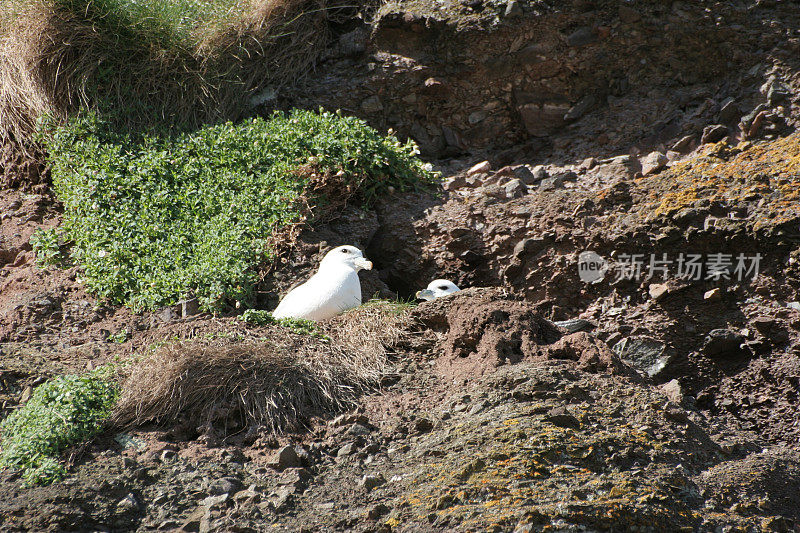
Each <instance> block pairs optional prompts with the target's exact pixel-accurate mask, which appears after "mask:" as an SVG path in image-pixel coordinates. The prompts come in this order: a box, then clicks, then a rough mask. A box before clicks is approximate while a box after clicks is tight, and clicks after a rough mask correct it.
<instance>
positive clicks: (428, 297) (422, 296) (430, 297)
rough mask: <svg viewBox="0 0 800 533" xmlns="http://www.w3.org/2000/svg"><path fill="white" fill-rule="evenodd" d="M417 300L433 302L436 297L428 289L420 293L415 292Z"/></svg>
mask: <svg viewBox="0 0 800 533" xmlns="http://www.w3.org/2000/svg"><path fill="white" fill-rule="evenodd" d="M417 298H419V299H420V300H428V301H430V300H434V299H436V296H435V295H434V294H433V291H432V290H430V289H422V290H421V291H417Z"/></svg>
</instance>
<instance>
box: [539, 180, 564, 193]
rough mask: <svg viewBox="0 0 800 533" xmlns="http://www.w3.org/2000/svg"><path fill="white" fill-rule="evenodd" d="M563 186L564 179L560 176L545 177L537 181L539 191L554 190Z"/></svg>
mask: <svg viewBox="0 0 800 533" xmlns="http://www.w3.org/2000/svg"><path fill="white" fill-rule="evenodd" d="M563 188H564V180H563V179H561V178H557V177H556V178H545V179H543V180H542V181H541V182H539V190H540V191H554V190H556V189H563Z"/></svg>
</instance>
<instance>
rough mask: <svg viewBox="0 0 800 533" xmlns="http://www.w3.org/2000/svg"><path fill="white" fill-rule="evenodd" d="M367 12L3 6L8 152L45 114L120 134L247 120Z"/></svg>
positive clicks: (198, 5)
mask: <svg viewBox="0 0 800 533" xmlns="http://www.w3.org/2000/svg"><path fill="white" fill-rule="evenodd" d="M357 11H358V7H356V6H353V5H352V3H351V2H340V1H339V0H274V1H263V2H261V1H260V2H236V1H234V0H209V1H201V0H92V1H91V2H85V1H78V0H4V1H3V2H0V36H2V38H0V141H3V142H4V143H6V142H9V141H14V140H15V141H18V142H21V143H24V141H27V139H28V136H29V135H30V134H31V133H32V132H33V130H34V125H35V121H36V119H37V118H38V117H40V116H42V115H43V114H50V115H54V116H57V117H59V118H60V119H65V118H66V117H67V116H69V115H71V114H74V113H76V112H77V111H78V110H79V109H81V108H90V109H102V110H103V112H104V113H106V114H107V115H108V116H113V117H114V118H115V121H116V122H115V123H116V125H117V126H118V127H120V128H125V129H128V128H145V129H147V128H150V127H153V126H157V127H162V126H165V125H166V126H169V127H172V126H176V127H179V128H184V127H185V128H190V129H192V128H196V127H199V126H200V125H202V124H206V123H209V122H214V121H218V120H232V119H236V118H239V117H240V116H241V115H242V113H243V112H246V111H247V109H248V108H249V107H250V106H251V105H252V103H251V100H252V98H253V97H254V96H257V94H258V91H263V90H264V89H265V88H267V87H268V88H270V89H272V90H273V91H274V90H278V89H280V88H281V87H283V86H286V85H290V84H292V83H295V82H296V81H297V80H298V79H302V77H303V76H304V75H305V74H306V73H307V72H308V71H309V70H310V69H311V67H312V66H313V65H314V63H315V62H316V61H317V59H318V58H319V56H320V54H322V53H323V52H324V51H325V49H326V46H327V44H328V43H329V42H330V36H331V30H330V24H331V23H334V22H343V21H344V20H347V19H348V18H350V17H352V16H354V15H355V14H356V12H357Z"/></svg>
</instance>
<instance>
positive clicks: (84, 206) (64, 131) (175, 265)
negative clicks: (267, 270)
mask: <svg viewBox="0 0 800 533" xmlns="http://www.w3.org/2000/svg"><path fill="white" fill-rule="evenodd" d="M40 140H41V141H42V142H43V143H44V145H45V147H46V149H47V152H48V154H49V155H48V158H49V161H50V163H51V168H52V176H53V187H54V189H55V191H56V193H57V195H58V197H59V199H60V200H61V201H63V202H64V210H65V212H64V222H63V224H62V227H63V231H64V235H65V236H66V237H67V238H68V239H71V241H72V242H73V246H72V255H73V257H74V259H75V260H76V261H77V262H78V263H79V264H80V265H81V266H82V267H83V269H84V275H83V279H84V280H85V281H86V284H87V286H88V287H89V288H90V289H91V290H93V291H94V292H96V293H97V294H98V296H100V297H102V298H107V299H109V300H111V301H113V302H116V303H123V304H126V305H129V306H131V307H133V308H134V309H153V308H157V307H159V306H163V305H172V304H174V303H175V302H177V301H178V300H179V299H180V298H182V297H183V296H184V295H186V294H189V293H193V294H195V295H196V296H197V297H198V299H199V301H200V304H201V307H202V308H203V309H205V310H216V309H219V308H221V307H224V306H225V305H226V304H229V303H231V302H232V301H233V300H238V301H244V302H248V301H249V300H250V297H251V296H252V289H253V285H254V283H255V282H256V281H257V279H258V267H259V265H262V264H264V263H265V262H268V261H269V260H270V259H271V257H272V256H271V254H272V252H273V250H272V248H271V245H270V242H271V241H270V239H271V237H272V235H274V233H275V231H277V230H280V229H281V228H283V227H285V226H287V225H289V224H293V223H298V222H301V221H302V220H303V216H304V215H303V214H304V213H305V211H304V206H305V205H307V204H310V205H311V206H312V212H317V211H320V210H323V211H324V209H325V208H326V207H328V206H333V207H334V208H336V206H337V205H339V204H337V202H342V201H344V200H342V199H341V196H342V194H344V193H343V191H345V190H349V191H351V192H352V193H354V194H355V195H356V196H357V197H358V198H360V200H361V201H362V203H364V204H365V205H368V204H369V203H370V202H372V201H373V200H375V199H376V198H377V197H378V196H380V195H381V194H384V193H385V192H386V191H388V190H391V189H395V190H408V189H411V188H415V187H418V186H420V185H424V184H429V183H431V182H432V181H433V180H434V179H435V177H434V175H433V173H431V172H430V170H429V168H428V167H427V166H426V165H424V164H423V163H422V161H420V160H419V159H418V158H417V157H416V153H417V149H416V146H415V145H414V144H413V143H411V142H409V143H401V142H400V141H398V140H397V139H396V138H395V137H393V136H384V135H380V134H379V133H378V132H376V131H375V130H373V129H372V128H370V127H369V126H368V125H367V124H366V123H364V122H363V121H361V120H359V119H357V118H355V117H344V116H340V115H338V114H335V113H327V112H321V113H313V112H309V111H299V110H298V111H294V112H293V113H291V114H283V113H276V114H275V115H273V116H272V117H271V118H270V119H269V120H264V119H261V118H257V119H252V120H247V121H244V122H241V123H239V124H232V123H226V124H219V125H215V126H209V127H205V128H203V129H200V130H198V131H195V132H192V133H182V134H164V135H159V136H134V135H124V134H120V133H117V132H116V131H115V130H114V129H113V128H111V127H109V125H108V124H107V123H105V122H103V120H101V119H100V118H98V117H97V116H96V115H85V116H81V117H78V118H75V119H74V120H72V121H70V122H69V123H68V124H67V125H66V126H62V127H58V126H56V125H54V124H53V123H52V122H47V121H45V122H44V123H43V124H42V129H41V134H40ZM322 176H327V178H324V179H323V178H321V177H322ZM315 180H316V181H315ZM326 180H330V181H326ZM337 197H338V199H337ZM315 207H316V208H319V209H316V210H315V209H314V208H315Z"/></svg>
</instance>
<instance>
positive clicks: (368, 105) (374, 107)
mask: <svg viewBox="0 0 800 533" xmlns="http://www.w3.org/2000/svg"><path fill="white" fill-rule="evenodd" d="M361 111H363V112H364V113H368V114H374V113H380V112H381V111H383V104H382V103H381V99H380V98H378V96H377V95H372V96H370V97H369V98H367V99H365V100H364V101H363V102H361Z"/></svg>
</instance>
